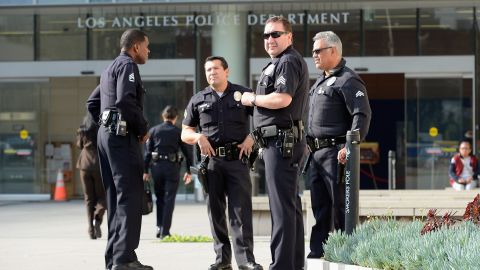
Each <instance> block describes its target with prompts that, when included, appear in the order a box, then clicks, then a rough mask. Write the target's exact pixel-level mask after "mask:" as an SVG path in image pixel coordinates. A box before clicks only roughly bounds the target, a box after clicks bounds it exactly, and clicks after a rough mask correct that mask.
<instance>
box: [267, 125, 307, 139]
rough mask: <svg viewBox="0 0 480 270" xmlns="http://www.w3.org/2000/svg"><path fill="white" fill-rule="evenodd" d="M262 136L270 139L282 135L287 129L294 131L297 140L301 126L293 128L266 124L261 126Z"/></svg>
mask: <svg viewBox="0 0 480 270" xmlns="http://www.w3.org/2000/svg"><path fill="white" fill-rule="evenodd" d="M259 130H260V134H261V137H262V138H264V139H270V138H274V139H275V138H278V137H279V136H282V135H283V134H284V133H285V132H286V131H292V132H293V134H295V140H296V141H297V140H298V138H299V137H300V136H298V134H299V132H298V131H299V128H298V127H297V126H293V128H280V127H278V126H276V125H271V126H265V127H261V128H259Z"/></svg>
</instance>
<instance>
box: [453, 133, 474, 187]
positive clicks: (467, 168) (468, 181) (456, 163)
mask: <svg viewBox="0 0 480 270" xmlns="http://www.w3.org/2000/svg"><path fill="white" fill-rule="evenodd" d="M448 175H449V176H450V185H452V187H453V188H454V189H455V190H470V189H474V188H476V187H477V184H478V159H477V157H476V156H474V155H473V154H472V143H471V141H470V140H468V139H462V140H461V141H460V143H459V146H458V153H457V154H455V155H454V156H453V157H452V160H451V162H450V169H449V171H448Z"/></svg>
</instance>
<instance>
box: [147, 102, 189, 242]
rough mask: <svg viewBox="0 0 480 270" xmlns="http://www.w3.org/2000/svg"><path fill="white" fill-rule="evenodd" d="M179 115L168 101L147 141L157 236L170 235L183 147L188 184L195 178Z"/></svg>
mask: <svg viewBox="0 0 480 270" xmlns="http://www.w3.org/2000/svg"><path fill="white" fill-rule="evenodd" d="M177 118H178V111H177V109H176V108H174V107H172V106H170V105H168V106H166V107H165V109H164V110H163V112H162V119H163V123H162V124H159V125H156V126H154V127H153V128H151V129H150V131H149V132H148V133H149V135H150V138H149V139H148V140H147V143H146V144H145V172H144V173H143V180H144V181H148V180H149V179H150V174H149V173H148V172H149V170H150V168H151V172H152V178H153V183H154V190H155V196H156V205H157V234H156V236H157V238H164V237H166V236H169V235H170V227H171V225H172V216H173V209H174V207H175V198H176V196H177V189H178V183H179V180H180V164H181V162H182V160H183V158H182V156H181V155H179V153H178V151H179V150H180V149H181V150H182V153H183V156H184V157H185V159H186V162H185V163H186V166H187V168H186V169H187V171H186V173H185V174H184V175H183V181H184V183H185V185H187V184H189V183H190V182H191V181H192V174H191V173H190V166H191V165H193V149H192V147H191V146H190V145H188V144H186V143H184V142H182V140H181V132H182V131H181V129H180V128H178V127H177V126H175V123H176V122H177Z"/></svg>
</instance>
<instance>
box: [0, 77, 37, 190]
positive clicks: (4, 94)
mask: <svg viewBox="0 0 480 270" xmlns="http://www.w3.org/2000/svg"><path fill="white" fill-rule="evenodd" d="M45 87H46V83H43V82H37V81H35V82H1V83H0V193H20V194H25V193H39V192H40V191H41V186H42V182H41V181H40V177H38V176H39V172H40V164H41V163H40V162H39V158H40V155H39V154H38V153H37V151H38V150H39V149H38V147H39V143H38V135H39V127H40V126H39V122H40V121H41V115H40V100H41V99H40V92H41V91H42V89H44V88H45ZM20 130H27V131H28V135H27V137H25V138H20V136H19V132H20Z"/></svg>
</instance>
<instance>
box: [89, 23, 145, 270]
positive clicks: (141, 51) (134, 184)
mask: <svg viewBox="0 0 480 270" xmlns="http://www.w3.org/2000/svg"><path fill="white" fill-rule="evenodd" d="M148 44H149V40H148V37H147V35H146V34H145V33H144V32H142V31H140V30H136V29H129V30H126V31H125V32H124V33H123V34H122V37H121V38H120V46H121V52H120V55H119V56H118V57H117V58H116V59H115V60H114V61H113V62H112V63H111V64H110V65H109V66H108V67H107V68H106V69H105V70H104V71H103V73H102V75H101V77H100V84H99V85H98V86H97V88H95V90H94V91H93V93H92V94H91V95H90V97H89V98H88V101H87V108H88V111H89V113H90V115H91V116H92V117H93V119H94V121H96V122H99V121H100V123H101V126H100V128H99V130H98V137H97V138H98V154H99V158H100V167H101V172H102V180H103V186H104V187H105V191H106V196H107V210H108V242H107V248H106V252H105V264H106V268H107V269H112V270H150V269H153V268H152V267H151V266H147V265H143V264H141V263H140V262H139V261H138V258H137V254H136V253H135V249H136V248H137V247H138V244H139V242H140V229H141V226H142V198H143V180H142V176H143V167H144V166H143V156H142V149H141V148H142V146H143V144H144V143H145V142H146V141H147V139H148V134H147V131H148V124H147V121H146V120H145V117H144V116H143V97H144V93H145V89H144V88H143V83H142V79H141V78H140V73H139V70H138V65H141V64H145V63H146V62H147V59H148V54H149V52H150V50H149V49H148Z"/></svg>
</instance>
